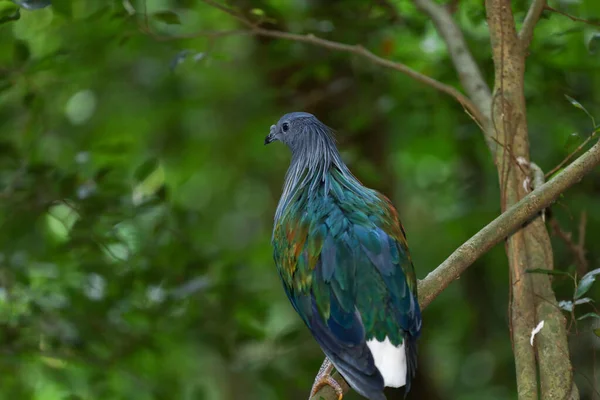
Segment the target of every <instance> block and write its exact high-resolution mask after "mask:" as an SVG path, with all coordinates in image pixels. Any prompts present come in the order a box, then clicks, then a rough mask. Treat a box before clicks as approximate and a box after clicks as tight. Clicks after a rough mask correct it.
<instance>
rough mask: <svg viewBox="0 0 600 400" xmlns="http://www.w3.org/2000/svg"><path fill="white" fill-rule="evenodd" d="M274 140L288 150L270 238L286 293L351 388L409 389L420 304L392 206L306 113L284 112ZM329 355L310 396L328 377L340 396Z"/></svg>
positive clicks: (369, 393)
mask: <svg viewBox="0 0 600 400" xmlns="http://www.w3.org/2000/svg"><path fill="white" fill-rule="evenodd" d="M276 140H278V141H281V142H283V143H285V144H286V145H287V146H288V147H289V148H290V150H291V151H292V161H291V164H290V167H289V169H288V171H287V174H286V177H285V184H284V188H283V194H282V196H281V199H280V201H279V205H278V206H277V211H276V212H275V227H274V229H273V238H272V243H273V247H274V253H273V256H274V259H275V263H276V265H277V269H278V271H279V275H280V276H281V280H282V282H283V287H284V289H285V292H286V294H287V296H288V298H289V299H290V301H291V303H292V305H293V306H294V309H295V310H296V311H297V312H298V314H299V315H300V317H301V318H302V320H303V321H304V323H305V324H306V326H308V328H309V329H310V331H311V333H312V334H313V336H314V338H315V339H316V341H317V342H318V343H319V345H320V346H321V348H322V349H323V352H324V353H325V355H326V356H327V359H329V360H330V361H331V363H333V366H335V368H336V369H337V370H338V371H339V372H340V374H341V375H342V376H343V377H344V378H345V379H346V381H347V382H348V384H349V385H350V386H351V387H352V388H353V389H354V390H356V391H357V392H358V393H360V394H361V395H363V396H364V397H366V398H368V399H370V400H385V395H384V394H383V389H384V387H385V386H391V387H401V386H405V392H406V393H408V391H409V390H410V382H411V379H412V378H414V376H415V371H416V367H417V346H416V342H417V339H418V337H419V335H420V332H421V311H420V309H419V304H418V302H417V281H416V278H415V273H414V269H413V265H412V261H411V258H410V255H409V252H408V247H407V243H406V238H405V234H404V229H403V228H402V225H401V224H400V220H399V219H398V213H397V212H396V209H395V208H394V206H393V205H392V204H391V202H390V201H389V200H388V199H387V198H386V197H385V196H383V195H382V194H380V193H378V192H376V191H375V190H372V189H369V188H366V187H365V186H363V185H362V184H361V183H360V182H359V181H358V180H357V179H356V178H355V177H354V176H353V175H352V173H351V172H350V170H349V169H348V167H347V166H346V164H344V162H343V161H342V159H341V157H340V154H339V152H338V150H337V148H336V145H335V141H334V138H333V134H332V132H331V130H330V129H329V128H328V127H327V126H325V125H324V124H323V123H321V122H320V121H319V120H318V119H317V118H315V117H314V116H313V115H312V114H308V113H304V112H295V113H290V114H286V115H284V116H283V117H282V118H281V119H280V120H279V122H278V123H277V125H273V126H271V131H270V133H269V135H268V136H267V137H266V138H265V144H268V143H271V142H273V141H276ZM327 359H326V360H325V363H324V364H323V367H322V368H321V370H320V371H319V374H318V375H317V378H316V379H315V384H314V385H313V388H312V391H311V396H312V395H313V394H314V393H316V392H317V391H318V389H320V388H321V387H322V386H324V385H330V386H332V387H333V388H334V389H335V390H336V392H337V394H338V397H339V399H341V398H342V395H343V392H342V390H341V387H340V386H339V384H337V382H335V381H334V380H333V378H331V375H330V374H331V370H332V368H333V366H331V364H330V363H329V362H328V361H327Z"/></svg>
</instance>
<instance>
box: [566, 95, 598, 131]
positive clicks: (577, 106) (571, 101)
mask: <svg viewBox="0 0 600 400" xmlns="http://www.w3.org/2000/svg"><path fill="white" fill-rule="evenodd" d="M565 97H566V98H567V100H569V103H571V104H572V105H573V106H574V107H576V108H579V109H580V110H582V111H583V112H584V113H586V114H587V116H588V117H590V119H591V120H592V124H593V125H594V128H595V127H596V121H595V120H594V117H592V114H590V113H589V111H588V110H587V109H586V108H585V107H584V106H582V105H581V103H580V102H578V101H577V100H575V99H574V98H572V97H571V96H569V95H566V94H565Z"/></svg>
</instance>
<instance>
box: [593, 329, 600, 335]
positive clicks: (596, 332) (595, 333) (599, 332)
mask: <svg viewBox="0 0 600 400" xmlns="http://www.w3.org/2000/svg"><path fill="white" fill-rule="evenodd" d="M594 335H596V336H598V337H600V328H597V329H594Z"/></svg>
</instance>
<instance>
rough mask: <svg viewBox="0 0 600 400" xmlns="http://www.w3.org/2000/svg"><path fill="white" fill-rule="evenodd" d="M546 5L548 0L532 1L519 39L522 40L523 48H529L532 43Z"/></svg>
mask: <svg viewBox="0 0 600 400" xmlns="http://www.w3.org/2000/svg"><path fill="white" fill-rule="evenodd" d="M545 7H546V0H533V2H532V3H531V6H530V7H529V10H528V11H527V15H526V16H525V21H523V26H522V27H521V31H520V32H519V40H520V41H521V46H522V47H523V49H527V48H528V47H529V45H530V44H531V39H533V31H534V29H535V25H536V24H537V22H538V20H539V19H540V15H542V11H544V8H545Z"/></svg>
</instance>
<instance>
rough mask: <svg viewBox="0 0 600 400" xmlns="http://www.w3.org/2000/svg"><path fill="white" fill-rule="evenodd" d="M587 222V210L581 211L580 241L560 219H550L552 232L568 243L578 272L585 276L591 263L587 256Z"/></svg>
mask: <svg viewBox="0 0 600 400" xmlns="http://www.w3.org/2000/svg"><path fill="white" fill-rule="evenodd" d="M585 224H586V214H585V211H584V212H582V213H581V220H580V222H579V238H578V239H579V241H578V242H575V240H573V234H572V233H571V232H567V231H565V230H564V229H563V228H562V227H561V226H560V223H559V222H558V220H556V219H555V218H552V219H551V220H550V226H551V227H552V232H553V233H554V234H555V235H556V236H558V237H559V238H560V239H561V240H562V241H563V242H564V243H565V244H566V245H567V248H568V249H569V251H570V252H571V254H572V255H573V258H574V261H575V265H576V267H577V274H578V275H579V276H583V275H584V274H585V273H586V272H587V271H588V269H589V264H588V261H587V259H586V256H585V253H586V251H585Z"/></svg>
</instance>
